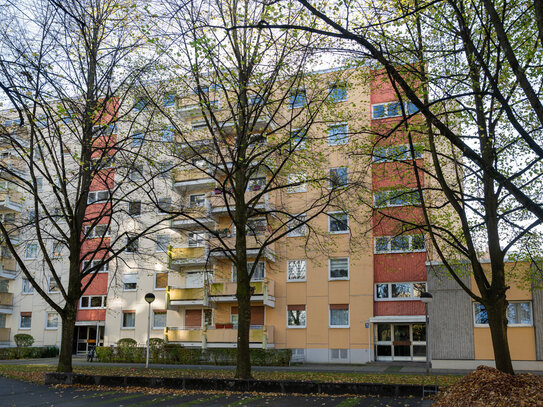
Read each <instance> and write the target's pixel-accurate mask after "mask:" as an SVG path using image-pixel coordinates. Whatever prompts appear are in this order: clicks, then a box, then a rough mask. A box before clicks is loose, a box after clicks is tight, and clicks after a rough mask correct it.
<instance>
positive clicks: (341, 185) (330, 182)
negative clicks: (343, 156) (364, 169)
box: [328, 166, 349, 189]
mask: <svg viewBox="0 0 543 407" xmlns="http://www.w3.org/2000/svg"><path fill="white" fill-rule="evenodd" d="M338 170H343V171H344V174H342V175H344V176H345V183H342V184H338V185H334V184H333V179H334V178H333V177H332V173H333V172H335V173H336V175H337V171H338ZM340 175H341V174H340ZM337 179H338V180H340V181H342V179H341V178H340V177H337ZM347 186H349V167H347V166H340V167H332V168H329V169H328V189H338V188H345V187H347Z"/></svg>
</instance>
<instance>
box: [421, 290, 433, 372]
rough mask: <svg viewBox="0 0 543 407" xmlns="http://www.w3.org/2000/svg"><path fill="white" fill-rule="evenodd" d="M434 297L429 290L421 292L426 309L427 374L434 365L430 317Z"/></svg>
mask: <svg viewBox="0 0 543 407" xmlns="http://www.w3.org/2000/svg"><path fill="white" fill-rule="evenodd" d="M433 299H434V297H432V294H430V293H429V292H423V293H421V294H420V300H421V301H422V302H423V303H424V308H425V311H426V374H427V375H429V374H430V368H431V367H432V354H431V349H430V320H429V318H428V304H430V303H431V302H432V300H433Z"/></svg>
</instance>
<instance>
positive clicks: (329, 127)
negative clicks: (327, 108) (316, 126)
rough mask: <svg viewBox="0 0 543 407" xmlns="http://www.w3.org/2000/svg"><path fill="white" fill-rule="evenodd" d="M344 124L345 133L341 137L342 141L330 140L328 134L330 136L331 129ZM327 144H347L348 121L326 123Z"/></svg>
mask: <svg viewBox="0 0 543 407" xmlns="http://www.w3.org/2000/svg"><path fill="white" fill-rule="evenodd" d="M343 126H345V134H344V135H343V138H342V141H341V142H339V143H338V142H336V141H334V142H332V140H331V139H330V136H331V131H332V129H333V128H334V127H343ZM327 132H328V145H329V146H344V145H346V144H349V123H348V122H339V123H333V124H330V125H328V130H327Z"/></svg>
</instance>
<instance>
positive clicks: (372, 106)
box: [371, 100, 418, 120]
mask: <svg viewBox="0 0 543 407" xmlns="http://www.w3.org/2000/svg"><path fill="white" fill-rule="evenodd" d="M392 104H398V105H401V102H400V101H398V100H392V101H390V102H383V103H375V104H373V105H371V119H372V120H382V119H390V118H392V117H402V112H401V109H400V113H399V114H397V115H394V116H383V117H375V109H374V107H376V106H385V111H387V108H388V105H392ZM412 104H413V102H404V107H405V113H406V114H407V116H411V115H413V114H416V113H417V112H418V109H417V112H413V113H410V112H409V107H410V105H412ZM415 108H416V106H415Z"/></svg>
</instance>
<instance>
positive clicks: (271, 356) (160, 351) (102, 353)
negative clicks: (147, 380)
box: [96, 344, 292, 366]
mask: <svg viewBox="0 0 543 407" xmlns="http://www.w3.org/2000/svg"><path fill="white" fill-rule="evenodd" d="M150 351H151V354H150V355H149V360H150V362H151V363H164V364H180V365H199V364H202V365H235V364H236V358H237V352H238V351H237V349H235V348H208V349H205V350H203V349H200V348H185V347H183V346H180V345H174V344H165V345H164V346H160V347H158V346H154V347H151V350H150ZM250 353H251V363H252V365H253V366H288V364H289V362H290V358H291V356H292V351H291V350H290V349H266V350H264V349H251V350H250ZM96 356H97V357H98V360H99V361H100V362H124V363H144V362H145V356H146V348H143V347H139V348H137V347H134V348H127V347H113V346H111V347H104V346H98V347H97V348H96Z"/></svg>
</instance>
